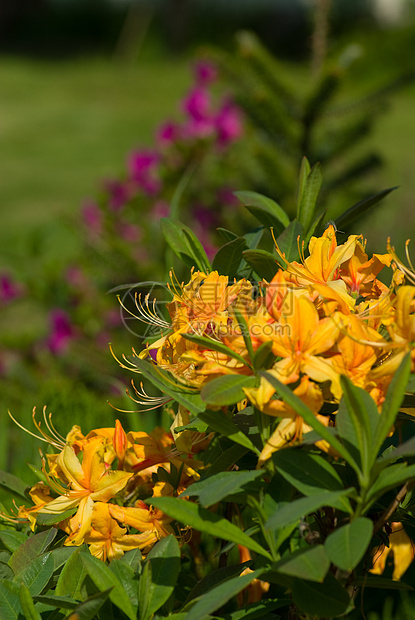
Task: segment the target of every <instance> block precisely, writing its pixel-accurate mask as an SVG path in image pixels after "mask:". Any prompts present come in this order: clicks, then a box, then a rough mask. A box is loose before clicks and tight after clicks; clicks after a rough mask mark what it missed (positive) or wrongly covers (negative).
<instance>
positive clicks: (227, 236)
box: [216, 227, 238, 242]
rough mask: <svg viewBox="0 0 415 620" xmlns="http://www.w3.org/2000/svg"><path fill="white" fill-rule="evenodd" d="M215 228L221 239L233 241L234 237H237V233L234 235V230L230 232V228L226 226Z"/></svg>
mask: <svg viewBox="0 0 415 620" xmlns="http://www.w3.org/2000/svg"><path fill="white" fill-rule="evenodd" d="M216 230H217V231H218V233H219V234H220V236H221V237H222V239H224V240H225V241H226V242H228V241H233V240H234V239H237V238H238V235H235V233H234V232H232V231H231V230H228V229H227V228H221V227H219V228H217V229H216Z"/></svg>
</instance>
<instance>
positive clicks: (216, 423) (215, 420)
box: [198, 411, 259, 454]
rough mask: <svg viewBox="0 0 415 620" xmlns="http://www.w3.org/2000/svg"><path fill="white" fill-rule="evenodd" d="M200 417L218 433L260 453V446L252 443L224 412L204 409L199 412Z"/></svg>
mask: <svg viewBox="0 0 415 620" xmlns="http://www.w3.org/2000/svg"><path fill="white" fill-rule="evenodd" d="M198 417H199V419H200V420H202V422H206V424H208V425H209V427H210V428H211V429H212V430H213V431H215V432H216V433H220V434H221V435H224V436H225V437H228V438H229V439H231V440H232V441H234V442H235V443H238V444H239V445H241V446H244V448H248V449H249V450H252V451H253V452H255V453H256V454H259V450H258V448H257V447H256V446H255V445H254V444H253V443H252V441H251V440H250V439H249V437H248V436H247V435H245V433H243V432H242V431H241V430H239V428H238V427H237V426H236V424H234V423H233V422H232V420H230V419H229V418H227V417H226V415H224V414H223V413H221V412H219V411H204V412H203V413H199V416H198Z"/></svg>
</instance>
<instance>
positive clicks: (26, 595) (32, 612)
mask: <svg viewBox="0 0 415 620" xmlns="http://www.w3.org/2000/svg"><path fill="white" fill-rule="evenodd" d="M19 599H20V605H21V606H22V611H23V614H24V617H25V618H26V620H42V618H41V615H40V613H39V612H38V611H37V609H36V607H35V603H34V601H33V599H32V595H31V594H30V592H29V590H28V588H27V587H26V586H25V585H24V583H22V585H21V586H20V592H19Z"/></svg>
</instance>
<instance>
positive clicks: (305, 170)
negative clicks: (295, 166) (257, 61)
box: [297, 156, 311, 217]
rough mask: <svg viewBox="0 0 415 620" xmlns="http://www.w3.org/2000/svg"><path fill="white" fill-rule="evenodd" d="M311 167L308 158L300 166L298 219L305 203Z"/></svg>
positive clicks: (304, 158)
mask: <svg viewBox="0 0 415 620" xmlns="http://www.w3.org/2000/svg"><path fill="white" fill-rule="evenodd" d="M310 170H311V166H310V162H309V161H308V159H307V157H305V156H303V158H302V160H301V166H300V174H299V177H298V196H297V217H298V215H299V213H300V207H301V203H302V201H303V196H304V190H305V184H306V182H307V178H308V175H309V174H310Z"/></svg>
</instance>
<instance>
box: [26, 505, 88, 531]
mask: <svg viewBox="0 0 415 620" xmlns="http://www.w3.org/2000/svg"><path fill="white" fill-rule="evenodd" d="M77 510H78V506H76V507H75V508H70V509H69V510H65V511H64V512H60V513H59V514H47V513H46V512H44V513H42V512H40V513H38V514H37V515H36V523H37V525H42V526H50V525H56V524H57V523H60V522H61V521H63V520H64V519H68V518H69V517H72V515H74V514H75V512H77Z"/></svg>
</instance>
